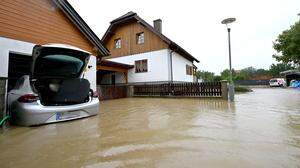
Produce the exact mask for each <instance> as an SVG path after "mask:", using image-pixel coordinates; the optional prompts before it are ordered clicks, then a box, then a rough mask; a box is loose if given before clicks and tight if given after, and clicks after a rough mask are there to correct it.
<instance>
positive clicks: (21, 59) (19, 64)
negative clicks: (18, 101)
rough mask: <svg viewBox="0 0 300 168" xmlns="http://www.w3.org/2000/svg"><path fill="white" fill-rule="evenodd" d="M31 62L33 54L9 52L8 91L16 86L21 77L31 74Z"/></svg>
mask: <svg viewBox="0 0 300 168" xmlns="http://www.w3.org/2000/svg"><path fill="white" fill-rule="evenodd" d="M31 63H32V57H31V56H28V55H22V54H16V53H10V54H9V64H8V85H7V92H9V91H10V90H11V89H12V88H13V87H14V86H15V84H16V82H17V80H18V79H19V78H20V77H22V76H23V75H29V74H30V68H31Z"/></svg>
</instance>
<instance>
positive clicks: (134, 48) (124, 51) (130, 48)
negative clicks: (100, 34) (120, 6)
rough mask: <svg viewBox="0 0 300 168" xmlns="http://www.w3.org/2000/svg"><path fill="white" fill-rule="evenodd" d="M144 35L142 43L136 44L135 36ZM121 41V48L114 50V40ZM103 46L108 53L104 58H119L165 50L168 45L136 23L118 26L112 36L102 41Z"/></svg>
mask: <svg viewBox="0 0 300 168" xmlns="http://www.w3.org/2000/svg"><path fill="white" fill-rule="evenodd" d="M142 32H143V33H144V38H145V40H144V43H143V44H137V39H136V36H137V34H138V33H142ZM119 38H120V39H121V48H115V44H114V42H115V39H119ZM104 45H105V46H106V47H107V49H108V50H109V51H110V54H111V55H110V56H108V57H106V58H113V57H120V56H126V55H133V54H139V53H145V52H150V51H156V50H161V49H167V48H168V44H167V43H165V42H164V41H163V40H161V39H160V37H158V36H157V35H156V34H154V33H153V32H151V31H150V30H149V29H148V28H146V27H144V26H142V25H141V24H139V23H138V22H136V21H132V22H129V23H126V24H122V25H120V26H118V27H117V28H116V29H115V30H114V34H113V35H112V36H111V37H110V38H109V39H107V40H106V41H104Z"/></svg>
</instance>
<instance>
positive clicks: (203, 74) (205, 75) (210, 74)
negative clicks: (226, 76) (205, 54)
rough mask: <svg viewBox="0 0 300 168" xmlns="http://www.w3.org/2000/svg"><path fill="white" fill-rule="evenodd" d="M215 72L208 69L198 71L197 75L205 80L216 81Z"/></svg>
mask: <svg viewBox="0 0 300 168" xmlns="http://www.w3.org/2000/svg"><path fill="white" fill-rule="evenodd" d="M214 75H215V74H214V73H213V72H208V71H197V72H196V76H197V78H198V79H202V80H203V81H204V82H211V81H214Z"/></svg>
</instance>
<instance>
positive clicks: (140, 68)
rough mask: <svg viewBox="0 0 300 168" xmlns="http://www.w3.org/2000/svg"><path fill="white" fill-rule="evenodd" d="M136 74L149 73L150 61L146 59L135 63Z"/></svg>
mask: <svg viewBox="0 0 300 168" xmlns="http://www.w3.org/2000/svg"><path fill="white" fill-rule="evenodd" d="M134 67H135V72H136V73H140V72H148V61H147V60H146V59H144V60H137V61H135V66H134Z"/></svg>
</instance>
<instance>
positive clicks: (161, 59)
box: [109, 49, 169, 83]
mask: <svg viewBox="0 0 300 168" xmlns="http://www.w3.org/2000/svg"><path fill="white" fill-rule="evenodd" d="M168 52H169V51H168V49H163V50H158V51H152V52H147V53H141V54H135V55H130V56H123V57H118V58H111V59H109V60H111V61H115V62H120V63H124V64H130V65H134V62H135V61H136V60H142V59H147V60H148V72H143V73H135V69H134V68H132V69H130V70H129V71H128V82H129V83H134V82H154V81H168V80H169V68H168V67H169V65H168V60H169V58H168V57H169V53H168ZM116 82H117V80H116Z"/></svg>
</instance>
